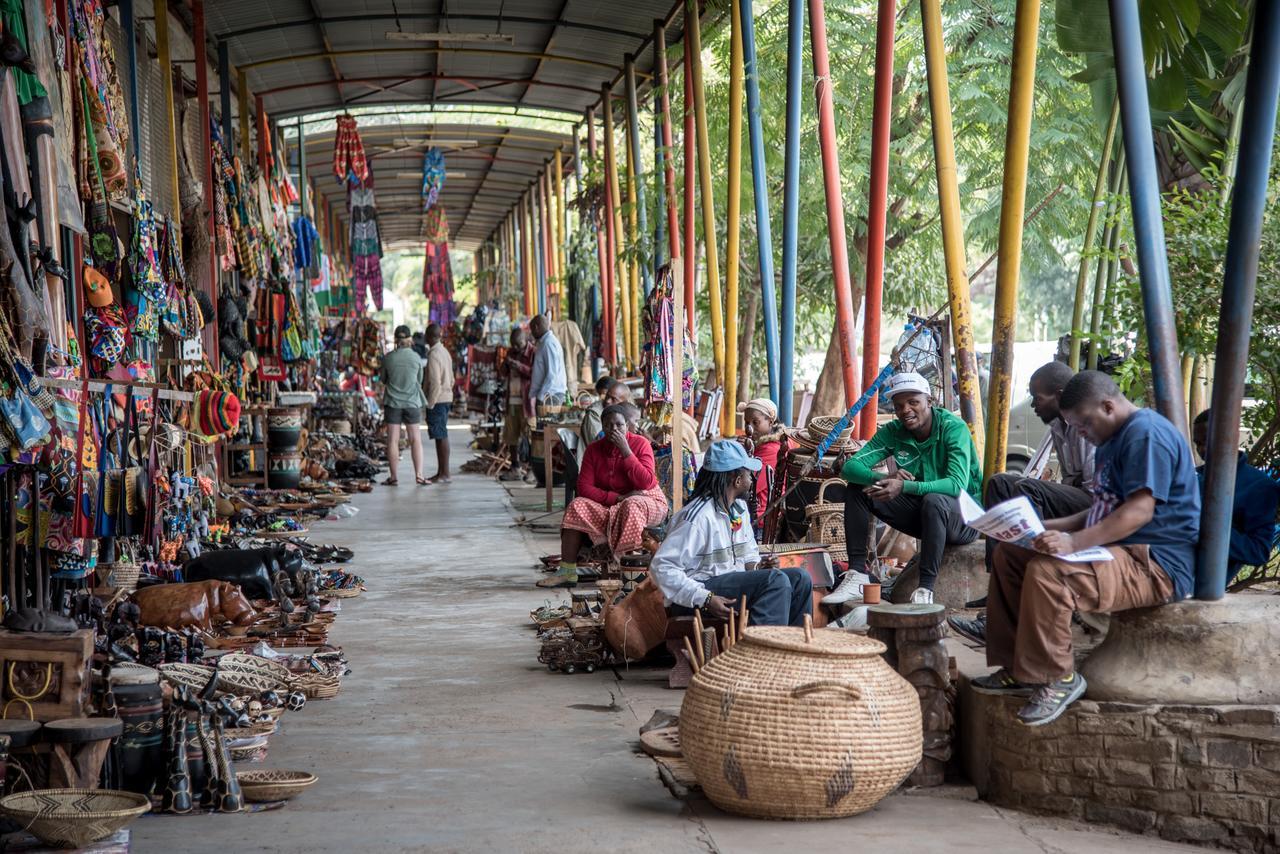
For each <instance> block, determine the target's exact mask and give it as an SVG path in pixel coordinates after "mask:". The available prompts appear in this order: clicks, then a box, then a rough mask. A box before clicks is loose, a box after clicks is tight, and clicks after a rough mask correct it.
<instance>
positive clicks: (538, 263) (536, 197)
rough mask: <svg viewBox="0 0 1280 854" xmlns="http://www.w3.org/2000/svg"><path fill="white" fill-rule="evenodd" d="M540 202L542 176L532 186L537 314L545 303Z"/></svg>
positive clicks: (544, 237)
mask: <svg viewBox="0 0 1280 854" xmlns="http://www.w3.org/2000/svg"><path fill="white" fill-rule="evenodd" d="M542 201H543V192H542V176H538V180H537V181H535V182H534V185H533V235H534V238H533V251H534V262H535V266H534V269H535V270H536V271H537V274H538V275H537V285H538V287H537V291H536V295H537V301H536V305H537V309H538V314H542V313H543V312H545V311H546V303H547V266H546V265H547V249H546V243H547V232H546V225H547V221H546V220H547V218H546V217H545V216H544V215H543V208H542Z"/></svg>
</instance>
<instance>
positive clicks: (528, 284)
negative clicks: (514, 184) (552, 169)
mask: <svg viewBox="0 0 1280 854" xmlns="http://www.w3.org/2000/svg"><path fill="white" fill-rule="evenodd" d="M523 204H524V210H523V212H522V213H521V216H522V217H523V220H522V222H521V226H522V229H521V230H522V231H524V235H525V238H524V306H525V308H524V313H525V314H526V315H527V316H528V317H533V316H534V315H535V314H537V313H538V294H537V281H538V271H537V270H535V269H534V268H533V267H534V264H536V263H537V262H538V255H537V252H536V251H535V249H534V245H533V241H535V240H537V239H538V237H537V235H536V234H535V233H534V230H533V196H532V195H531V194H530V193H525V198H524V203H523Z"/></svg>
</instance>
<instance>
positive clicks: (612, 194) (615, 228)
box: [600, 84, 627, 365]
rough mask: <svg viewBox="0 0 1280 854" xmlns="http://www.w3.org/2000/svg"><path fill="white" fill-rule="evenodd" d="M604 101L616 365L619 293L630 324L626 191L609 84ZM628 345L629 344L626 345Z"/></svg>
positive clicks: (610, 302)
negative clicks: (621, 258) (623, 252)
mask: <svg viewBox="0 0 1280 854" xmlns="http://www.w3.org/2000/svg"><path fill="white" fill-rule="evenodd" d="M600 103H601V106H602V108H603V110H604V115H603V117H602V118H603V119H604V128H603V131H604V168H605V177H606V186H605V197H606V199H607V202H608V226H609V227H608V234H607V238H608V240H607V244H608V247H609V266H610V267H611V268H612V270H613V273H612V275H611V277H610V294H609V299H608V309H609V330H610V340H609V347H610V359H609V364H610V365H613V364H616V362H617V352H618V340H617V339H618V331H617V326H616V323H617V313H618V302H619V299H618V298H619V296H621V297H622V299H621V302H622V312H623V318H622V328H623V331H624V335H625V330H626V328H627V321H626V313H627V300H626V282H625V280H623V281H620V280H622V279H623V271H622V269H621V265H620V264H619V263H618V249H619V246H620V244H621V242H622V191H621V190H620V189H619V187H618V162H617V160H616V159H615V158H614V150H613V146H614V136H613V96H612V94H611V93H610V91H609V86H608V84H605V85H604V86H602V87H601V97H600ZM624 349H625V348H624Z"/></svg>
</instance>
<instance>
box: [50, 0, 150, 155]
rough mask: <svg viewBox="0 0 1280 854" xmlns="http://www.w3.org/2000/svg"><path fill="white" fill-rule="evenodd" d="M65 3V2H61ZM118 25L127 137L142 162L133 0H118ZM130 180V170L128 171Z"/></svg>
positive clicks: (135, 25) (134, 152) (140, 113)
mask: <svg viewBox="0 0 1280 854" xmlns="http://www.w3.org/2000/svg"><path fill="white" fill-rule="evenodd" d="M63 5H65V4H63ZM120 27H121V29H123V30H124V72H125V74H124V77H125V90H126V91H127V92H128V93H129V137H130V142H132V143H133V161H134V163H141V162H142V111H141V110H140V109H139V108H138V29H137V27H138V24H137V21H136V19H135V18H134V17H133V0H120ZM129 174H130V179H131V180H132V175H133V173H132V171H130V173H129Z"/></svg>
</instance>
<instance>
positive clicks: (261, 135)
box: [253, 95, 271, 181]
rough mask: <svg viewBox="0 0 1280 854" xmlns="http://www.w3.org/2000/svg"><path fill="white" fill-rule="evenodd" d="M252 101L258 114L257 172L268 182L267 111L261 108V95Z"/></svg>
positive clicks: (268, 144)
mask: <svg viewBox="0 0 1280 854" xmlns="http://www.w3.org/2000/svg"><path fill="white" fill-rule="evenodd" d="M253 100H254V106H255V109H256V112H257V114H258V171H259V172H260V173H261V174H262V177H263V178H264V179H265V180H267V181H270V180H271V175H270V169H268V165H267V148H268V147H269V146H270V144H271V142H270V140H269V139H268V137H267V110H266V107H265V106H263V103H262V96H261V95H255V96H254V99H253Z"/></svg>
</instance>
